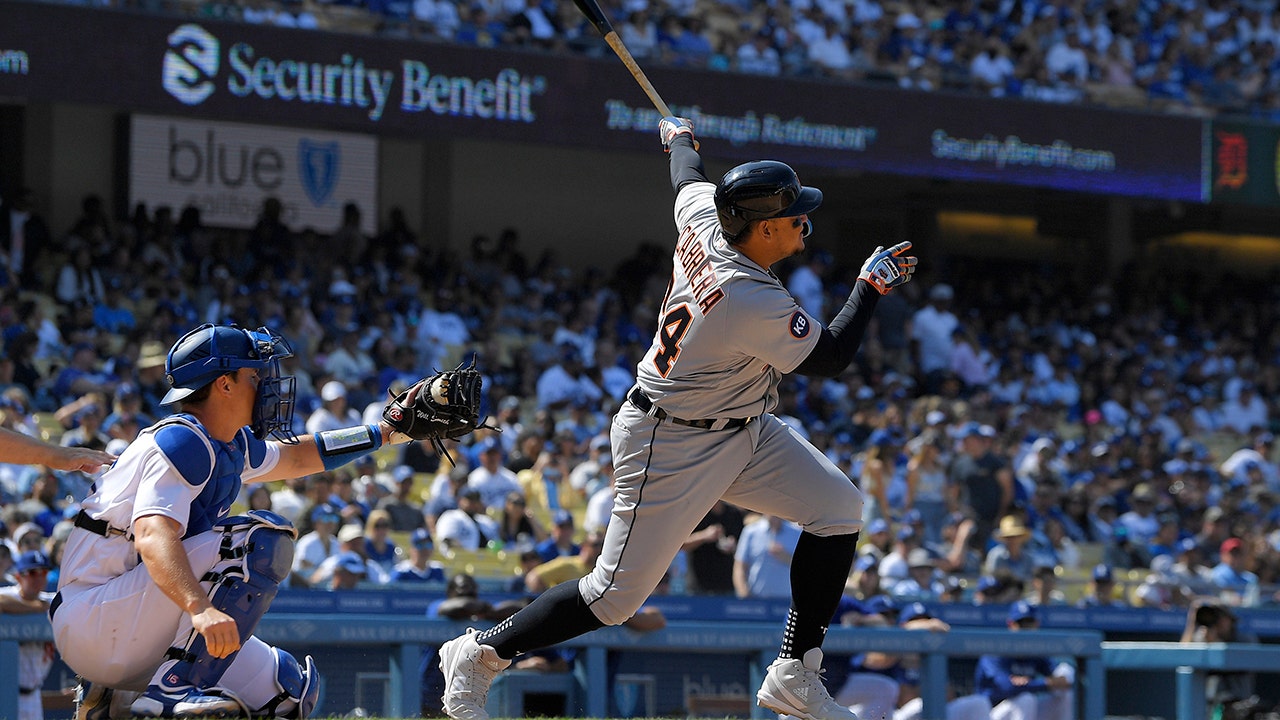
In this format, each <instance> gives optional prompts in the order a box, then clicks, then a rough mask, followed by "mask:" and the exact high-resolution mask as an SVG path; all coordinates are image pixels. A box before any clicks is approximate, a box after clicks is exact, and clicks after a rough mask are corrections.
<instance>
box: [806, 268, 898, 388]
mask: <svg viewBox="0 0 1280 720" xmlns="http://www.w3.org/2000/svg"><path fill="white" fill-rule="evenodd" d="M879 302H880V293H879V292H877V291H876V289H875V288H873V287H871V285H870V284H869V283H867V282H866V281H865V280H859V281H857V282H856V283H855V284H854V286H853V292H851V293H849V299H848V300H846V301H845V303H844V307H842V308H840V312H838V313H836V316H835V318H834V319H832V321H831V324H830V325H828V326H827V327H826V328H825V329H824V330H823V331H822V335H821V336H820V337H819V338H818V344H816V345H814V346H813V350H812V351H811V352H810V353H809V356H808V357H806V358H805V359H804V360H802V361H801V362H800V365H799V366H798V367H796V369H795V372H798V373H800V374H801V375H812V376H816V377H835V376H837V375H839V374H840V373H842V372H844V369H845V368H847V367H849V363H850V362H852V361H853V356H854V354H855V353H856V352H858V346H859V345H861V344H862V336H863V334H864V333H866V331H867V324H868V323H870V322H871V316H872V315H873V314H875V311H876V304H877V303H879Z"/></svg>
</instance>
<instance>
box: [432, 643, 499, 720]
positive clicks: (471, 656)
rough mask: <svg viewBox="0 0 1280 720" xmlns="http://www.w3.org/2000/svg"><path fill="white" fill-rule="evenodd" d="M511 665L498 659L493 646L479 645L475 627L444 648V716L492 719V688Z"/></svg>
mask: <svg viewBox="0 0 1280 720" xmlns="http://www.w3.org/2000/svg"><path fill="white" fill-rule="evenodd" d="M509 665H511V661H510V660H506V659H504V658H500V657H498V651H496V650H494V649H493V647H491V646H489V645H481V644H480V643H478V642H476V631H475V629H474V628H467V633H466V634H465V635H462V636H460V637H456V638H454V639H452V640H450V641H449V642H447V643H445V644H444V645H442V646H441V647H440V671H441V672H443V673H444V698H443V699H444V711H445V714H447V715H448V716H449V717H451V718H453V720H489V712H488V711H487V710H486V709H485V704H486V703H487V702H488V701H489V685H490V684H492V683H493V679H494V678H495V677H497V676H498V673H501V672H502V671H503V670H506V669H507V666H509Z"/></svg>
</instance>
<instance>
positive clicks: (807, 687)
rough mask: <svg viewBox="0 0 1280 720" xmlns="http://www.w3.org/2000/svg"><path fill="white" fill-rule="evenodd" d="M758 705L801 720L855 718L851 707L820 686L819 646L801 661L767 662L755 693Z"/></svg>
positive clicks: (845, 719) (820, 660)
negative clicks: (767, 664)
mask: <svg viewBox="0 0 1280 720" xmlns="http://www.w3.org/2000/svg"><path fill="white" fill-rule="evenodd" d="M756 702H757V703H758V704H759V705H760V707H762V708H765V709H767V710H772V711H773V712H776V713H778V714H780V715H791V716H793V717H798V718H803V720H858V716H857V715H856V714H854V712H853V711H852V710H850V709H849V708H847V707H844V706H843V705H840V704H838V703H836V701H835V700H832V699H831V695H830V694H829V693H828V692H827V689H826V688H825V687H823V685H822V649H821V648H813V649H812V650H810V651H808V652H806V653H805V654H804V660H803V661H802V660H795V659H789V660H784V659H782V658H778V659H777V660H774V661H773V663H772V664H771V665H769V670H768V671H767V672H765V674H764V682H763V683H762V684H761V685H760V691H759V692H757V693H756Z"/></svg>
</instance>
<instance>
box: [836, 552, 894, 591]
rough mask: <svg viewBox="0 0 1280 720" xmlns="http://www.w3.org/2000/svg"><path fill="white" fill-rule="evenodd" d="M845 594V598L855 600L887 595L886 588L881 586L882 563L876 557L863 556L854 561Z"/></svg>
mask: <svg viewBox="0 0 1280 720" xmlns="http://www.w3.org/2000/svg"><path fill="white" fill-rule="evenodd" d="M844 592H845V597H848V598H852V599H854V600H868V599H870V598H873V597H876V596H877V595H885V590H884V588H882V587H881V586H880V562H879V561H878V560H876V558H875V556H873V555H867V554H863V555H859V556H858V558H857V559H856V560H854V561H853V569H852V570H851V571H850V572H849V580H848V581H847V582H846V583H845V586H844ZM885 597H888V596H887V595H885Z"/></svg>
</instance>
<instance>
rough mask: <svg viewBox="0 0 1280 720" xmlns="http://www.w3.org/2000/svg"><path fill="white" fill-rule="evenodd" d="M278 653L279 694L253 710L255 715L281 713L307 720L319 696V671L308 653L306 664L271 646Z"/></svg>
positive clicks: (276, 714) (287, 716) (276, 672)
mask: <svg viewBox="0 0 1280 720" xmlns="http://www.w3.org/2000/svg"><path fill="white" fill-rule="evenodd" d="M271 650H272V653H273V654H274V655H275V657H276V668H275V678H276V687H278V688H280V694H279V695H276V696H275V697H274V698H272V699H271V702H268V703H267V704H266V705H264V706H262V707H260V708H258V709H257V710H255V711H254V712H253V716H254V717H282V718H294V719H295V720H305V718H307V717H309V716H310V715H311V711H312V710H314V709H315V707H316V700H318V699H319V697H320V674H319V673H318V672H316V663H315V661H314V660H312V659H311V656H310V655H308V656H307V659H306V660H305V663H306V664H305V666H304V665H301V664H299V663H298V661H297V660H295V659H294V657H293V656H292V655H290V654H289V653H287V652H285V651H284V650H281V649H280V648H271Z"/></svg>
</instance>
